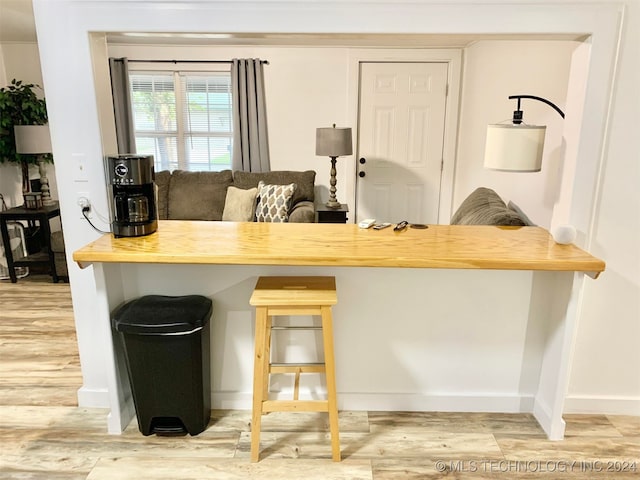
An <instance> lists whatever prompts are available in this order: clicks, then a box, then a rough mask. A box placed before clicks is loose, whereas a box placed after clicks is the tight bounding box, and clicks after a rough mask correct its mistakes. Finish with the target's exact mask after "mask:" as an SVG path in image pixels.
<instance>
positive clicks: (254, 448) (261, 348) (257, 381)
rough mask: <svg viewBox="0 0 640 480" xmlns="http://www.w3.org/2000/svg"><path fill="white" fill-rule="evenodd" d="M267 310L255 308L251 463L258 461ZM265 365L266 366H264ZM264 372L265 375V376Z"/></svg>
mask: <svg viewBox="0 0 640 480" xmlns="http://www.w3.org/2000/svg"><path fill="white" fill-rule="evenodd" d="M267 323H268V316H267V309H266V307H258V308H256V339H255V357H254V367H253V415H252V417H251V461H252V462H257V461H258V460H259V459H260V423H261V420H262V402H263V401H264V394H265V389H268V385H267V386H265V384H264V383H265V379H268V378H269V376H268V369H269V359H268V358H265V356H266V355H265V350H266V339H267V335H268V334H267V326H268V325H267ZM265 364H266V365H265ZM265 370H266V372H267V375H265Z"/></svg>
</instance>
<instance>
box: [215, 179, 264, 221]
mask: <svg viewBox="0 0 640 480" xmlns="http://www.w3.org/2000/svg"><path fill="white" fill-rule="evenodd" d="M257 196H258V189H257V188H250V189H249V190H242V189H241V188H237V187H229V188H227V198H226V199H225V201H224V210H223V211H222V220H223V221H225V222H253V218H254V217H255V214H256V197H257Z"/></svg>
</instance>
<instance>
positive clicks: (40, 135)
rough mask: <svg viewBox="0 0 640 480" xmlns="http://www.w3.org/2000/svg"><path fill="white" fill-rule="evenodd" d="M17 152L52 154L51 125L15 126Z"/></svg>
mask: <svg viewBox="0 0 640 480" xmlns="http://www.w3.org/2000/svg"><path fill="white" fill-rule="evenodd" d="M13 130H14V133H15V138H16V152H17V153H22V154H41V153H51V137H50V136H49V125H15V126H14V127H13Z"/></svg>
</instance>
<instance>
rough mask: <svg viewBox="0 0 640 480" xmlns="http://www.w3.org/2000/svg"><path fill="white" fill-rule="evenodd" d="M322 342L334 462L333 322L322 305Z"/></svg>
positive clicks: (336, 459) (336, 450) (336, 441)
mask: <svg viewBox="0 0 640 480" xmlns="http://www.w3.org/2000/svg"><path fill="white" fill-rule="evenodd" d="M321 311H322V340H323V342H324V363H325V376H326V380H327V400H328V410H329V430H330V432H331V454H332V457H333V461H334V462H339V461H340V429H339V425H338V405H337V401H336V398H337V395H336V373H335V358H334V355H333V320H332V316H331V307H329V306H326V305H323V306H322V307H321Z"/></svg>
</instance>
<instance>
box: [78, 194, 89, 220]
mask: <svg viewBox="0 0 640 480" xmlns="http://www.w3.org/2000/svg"><path fill="white" fill-rule="evenodd" d="M76 203H77V204H78V206H79V207H80V218H84V215H85V214H84V213H83V212H82V210H83V209H85V208H88V209H89V211H88V212H86V215H87V217H89V218H91V200H90V199H89V192H78V193H77V195H76Z"/></svg>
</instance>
